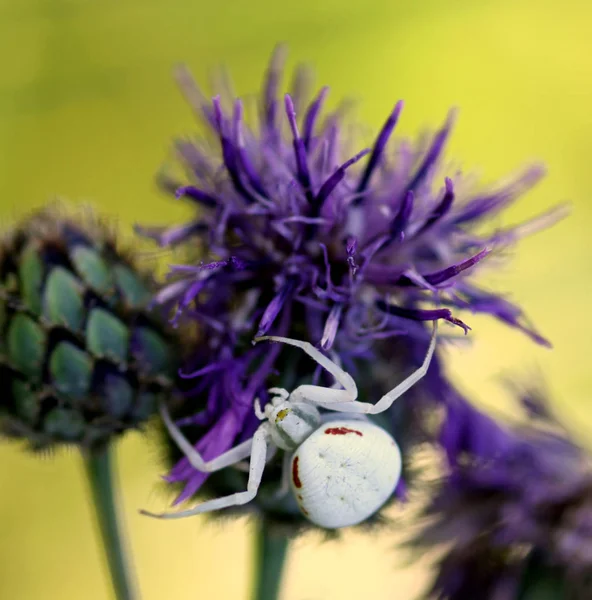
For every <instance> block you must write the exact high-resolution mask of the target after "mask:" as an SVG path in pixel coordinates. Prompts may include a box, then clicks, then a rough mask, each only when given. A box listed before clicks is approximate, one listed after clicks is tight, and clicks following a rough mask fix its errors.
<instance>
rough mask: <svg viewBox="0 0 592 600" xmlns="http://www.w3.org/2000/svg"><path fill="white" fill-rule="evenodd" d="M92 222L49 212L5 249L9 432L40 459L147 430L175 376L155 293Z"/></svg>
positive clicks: (13, 232)
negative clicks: (154, 308) (152, 306)
mask: <svg viewBox="0 0 592 600" xmlns="http://www.w3.org/2000/svg"><path fill="white" fill-rule="evenodd" d="M120 246H121V245H120V244H119V243H118V240H117V236H116V233H115V231H114V230H112V229H110V228H109V227H107V226H106V224H105V223H102V222H101V221H100V220H99V219H98V218H97V217H96V216H95V215H93V214H92V213H91V212H86V213H84V214H83V213H81V214H78V215H77V214H74V212H72V213H71V214H68V213H67V212H66V211H65V210H63V208H62V207H55V206H54V207H49V208H45V209H43V210H40V211H39V212H36V213H35V214H33V215H31V216H29V217H27V218H25V219H24V220H23V221H22V222H20V223H19V224H18V225H16V226H15V227H13V228H12V229H10V230H8V231H7V232H6V233H5V234H4V235H3V237H2V239H1V240H0V373H1V377H2V382H3V394H2V398H1V399H0V427H1V430H2V432H3V433H4V435H6V436H9V437H14V438H18V439H23V440H25V441H26V442H27V443H28V445H29V446H30V447H31V448H33V449H45V448H48V447H53V446H56V445H60V444H74V445H78V446H81V447H83V448H86V449H88V448H93V447H96V446H100V445H103V444H105V443H106V442H107V441H108V440H109V439H110V438H111V437H113V436H115V435H118V434H121V433H122V432H124V431H126V430H128V429H135V428H139V427H141V426H142V425H143V424H144V423H145V421H146V420H147V419H148V418H149V417H150V416H151V415H152V414H153V412H154V411H155V408H156V404H157V400H158V399H159V398H161V397H163V395H166V394H167V392H168V390H169V388H170V387H171V383H172V378H173V377H174V376H175V351H174V349H173V346H172V343H171V340H172V338H171V335H170V332H168V333H167V330H166V327H165V324H164V323H163V322H161V320H160V319H159V318H158V316H157V315H156V314H152V313H151V311H150V310H149V303H150V300H151V297H152V293H153V290H154V288H153V283H152V282H151V280H150V278H149V277H148V276H147V275H146V274H145V273H142V272H141V271H140V270H139V269H138V267H137V266H136V264H135V261H134V260H133V258H132V256H131V255H130V254H129V253H126V252H123V251H122V250H121V249H120Z"/></svg>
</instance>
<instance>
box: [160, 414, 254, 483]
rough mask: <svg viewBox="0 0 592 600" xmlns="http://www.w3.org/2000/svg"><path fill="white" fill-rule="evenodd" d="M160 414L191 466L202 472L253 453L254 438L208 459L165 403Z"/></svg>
mask: <svg viewBox="0 0 592 600" xmlns="http://www.w3.org/2000/svg"><path fill="white" fill-rule="evenodd" d="M160 415H161V416H162V420H163V421H164V424H165V425H166V428H167V429H168V431H169V434H170V436H171V437H172V438H173V440H174V441H175V443H176V444H177V446H178V447H179V450H181V452H183V454H184V455H185V456H186V457H187V459H188V460H189V462H190V463H191V466H192V467H193V468H194V469H197V470H198V471H201V472H202V473H212V472H214V471H219V470H220V469H224V468H226V467H229V466H230V465H233V464H235V463H237V462H239V461H241V460H243V458H247V456H249V454H250V453H251V447H252V445H253V438H251V439H250V440H246V441H245V442H243V443H242V444H239V445H238V446H235V447H234V448H231V449H230V450H228V452H224V454H221V455H220V456H217V457H216V458H214V459H212V460H209V461H206V460H204V459H203V458H202V456H201V454H200V453H199V452H198V451H197V450H196V449H195V448H194V447H193V446H192V444H191V442H190V441H189V440H188V439H187V438H186V437H185V436H184V435H183V433H182V432H181V430H180V429H179V427H178V426H177V425H176V424H175V422H174V421H173V419H172V418H171V415H170V413H169V411H168V408H167V407H166V405H165V404H164V403H162V404H161V405H160Z"/></svg>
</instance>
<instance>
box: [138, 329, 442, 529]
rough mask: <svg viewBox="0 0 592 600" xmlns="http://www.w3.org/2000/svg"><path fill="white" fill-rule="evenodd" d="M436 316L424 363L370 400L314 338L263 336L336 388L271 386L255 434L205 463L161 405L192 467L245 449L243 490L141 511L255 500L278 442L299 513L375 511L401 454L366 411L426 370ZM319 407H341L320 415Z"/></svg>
mask: <svg viewBox="0 0 592 600" xmlns="http://www.w3.org/2000/svg"><path fill="white" fill-rule="evenodd" d="M436 330H437V321H434V329H433V333H432V337H431V340H430V345H429V347H428V350H427V352H426V355H425V358H424V361H423V364H422V365H421V366H420V367H419V368H418V369H417V370H416V371H414V372H413V373H412V374H411V375H409V377H407V378H406V379H405V380H404V381H402V382H401V383H400V384H399V385H397V386H396V387H395V388H394V389H393V390H391V391H390V392H388V394H385V395H384V396H383V397H382V398H381V399H380V400H379V401H378V402H377V403H376V404H370V403H367V402H359V401H357V400H356V398H357V395H358V390H357V387H356V384H355V382H354V380H353V378H352V377H351V375H349V374H348V373H346V372H345V371H344V370H343V369H342V368H341V367H340V366H338V365H337V364H336V363H334V362H333V361H331V360H330V359H329V358H327V357H326V356H325V355H323V354H322V353H321V352H320V351H319V350H317V349H316V348H315V347H314V346H313V345H312V344H310V343H308V342H301V341H298V340H292V339H289V338H283V337H275V336H266V337H261V338H258V339H257V340H255V341H256V342H260V341H263V340H270V341H272V342H281V343H284V344H288V345H291V346H296V347H298V348H301V349H302V350H304V352H306V353H307V354H308V355H309V356H310V357H311V358H312V359H313V360H315V361H316V362H317V363H318V364H319V365H321V366H322V367H324V368H325V369H326V370H327V371H328V372H329V373H331V374H332V375H333V377H335V380H336V384H340V385H341V386H342V387H343V389H338V388H337V387H336V386H333V387H331V388H325V387H321V386H316V385H301V386H299V387H297V388H296V389H295V390H294V391H293V392H292V393H289V392H288V391H287V390H285V389H282V388H271V389H270V390H269V392H270V393H271V394H273V397H272V399H271V401H270V402H269V403H268V404H267V405H266V406H265V409H264V410H262V409H261V406H260V404H259V401H258V400H256V401H255V414H256V415H257V417H258V418H259V419H260V420H261V421H262V423H261V425H260V426H259V428H258V429H257V431H256V432H255V434H254V436H253V437H252V438H251V439H249V440H247V441H245V442H243V443H242V444H239V445H238V446H236V447H234V448H232V449H231V450H229V451H228V452H225V453H224V454H221V455H220V456H218V457H217V458H215V459H213V460H210V461H204V459H203V458H202V457H201V455H200V454H199V453H198V452H197V451H196V450H195V448H193V446H192V445H191V443H190V442H189V441H188V440H187V438H186V437H185V436H184V435H183V434H182V433H181V431H180V429H179V428H178V427H177V425H175V423H174V422H173V420H172V419H171V416H170V414H169V413H168V410H167V408H166V406H165V405H164V404H163V405H162V406H161V414H162V418H163V420H164V422H165V424H166V426H167V428H168V430H169V432H170V434H171V437H172V438H173V439H174V441H175V442H176V444H177V445H178V446H179V448H180V449H181V450H182V451H183V453H184V454H185V456H187V458H188V459H189V462H190V463H191V465H192V466H193V467H194V468H195V469H197V470H198V471H202V472H206V473H211V472H213V471H219V470H221V469H224V468H226V467H229V466H232V465H237V463H240V462H241V461H242V460H244V459H245V458H247V457H248V456H249V455H250V457H251V458H250V465H249V480H248V484H247V490H246V491H244V492H239V493H236V494H231V495H229V496H224V497H222V498H216V499H214V500H209V501H207V502H203V503H202V504H198V505H197V506H195V507H194V508H191V509H189V510H184V511H180V512H176V513H162V514H154V513H150V512H147V511H141V512H142V514H145V515H149V516H152V517H157V518H161V519H178V518H181V517H189V516H191V515H197V514H201V513H205V512H210V511H214V510H220V509H223V508H228V507H230V506H236V505H241V504H246V503H247V502H250V501H251V500H253V499H254V498H255V496H256V495H257V491H258V489H259V485H260V483H261V478H262V476H263V470H264V468H265V464H266V462H267V461H268V459H269V458H270V457H271V455H272V454H273V452H271V453H268V449H269V450H271V451H273V450H275V449H277V448H280V449H281V450H284V452H285V456H284V467H283V477H282V486H281V488H280V490H279V493H280V494H282V493H287V492H288V490H289V488H290V486H291V488H292V491H293V493H294V495H295V497H296V499H297V501H298V506H299V507H300V510H301V511H302V513H303V514H304V515H305V516H306V517H307V518H308V519H309V520H310V521H312V522H313V523H315V524H317V525H319V526H320V527H324V528H326V529H336V528H339V527H347V526H349V525H355V524H357V523H361V522H362V521H364V520H366V519H367V518H368V517H370V516H371V515H372V514H374V513H375V512H376V511H377V510H378V509H379V508H380V507H381V506H382V505H383V504H384V503H385V502H386V501H387V500H388V499H389V498H390V497H391V496H392V494H393V492H394V490H395V487H396V485H397V483H398V481H399V477H400V475H401V453H400V451H399V448H398V446H397V444H396V443H395V440H394V439H393V438H392V437H391V436H390V435H389V434H388V433H387V432H386V431H385V430H384V429H382V428H381V427H379V426H377V425H375V424H373V423H371V422H370V421H369V420H368V418H367V417H366V416H365V415H367V414H377V413H381V412H383V411H385V410H387V409H388V408H389V407H390V406H391V405H392V403H393V402H394V401H395V400H396V399H397V398H398V397H399V396H401V395H402V394H404V393H405V392H406V391H407V390H408V389H409V388H410V387H411V386H413V385H414V384H415V383H417V382H418V381H419V380H420V379H421V378H422V377H423V376H424V375H425V374H426V373H427V370H428V367H429V366H430V361H431V359H432V356H433V354H434V349H435V347H436ZM318 407H321V408H324V409H327V410H330V411H336V412H340V413H346V414H344V415H343V416H340V417H339V416H337V415H335V414H334V413H333V414H331V413H328V414H321V413H320V412H319V409H318Z"/></svg>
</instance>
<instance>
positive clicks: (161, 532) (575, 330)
mask: <svg viewBox="0 0 592 600" xmlns="http://www.w3.org/2000/svg"><path fill="white" fill-rule="evenodd" d="M591 28H592V3H590V1H589V0H579V1H578V0H565V1H564V2H557V1H556V0H497V1H494V0H477V1H475V0H450V1H449V2H442V1H441V0H424V1H422V2H403V1H401V0H374V1H368V2H355V1H354V0H300V1H299V2H289V3H286V2H272V1H271V0H250V1H249V2H246V1H243V2H240V1H238V0H221V1H218V2H204V1H203V0H0V57H1V58H0V61H1V69H0V207H1V208H0V220H1V221H3V222H6V221H8V220H9V219H12V218H13V217H15V216H18V215H19V214H22V213H24V212H25V211H27V210H28V209H30V208H31V207H33V206H37V205H40V204H42V203H43V202H44V201H45V200H46V199H48V198H49V197H51V196H53V195H56V194H57V195H61V196H65V197H68V198H70V199H72V200H76V201H82V200H90V201H92V202H93V203H95V204H96V205H97V206H99V207H100V208H101V209H103V210H104V211H106V212H109V213H112V214H117V215H118V216H119V217H120V218H121V221H122V222H123V223H124V224H126V225H127V224H131V223H133V222H138V221H139V222H143V223H145V222H175V221H177V220H180V219H181V218H183V216H184V215H185V214H186V213H185V209H184V207H182V206H180V205H177V204H176V203H175V201H174V200H172V199H170V198H163V197H162V196H161V195H159V194H158V193H157V191H156V190H155V187H154V184H153V174H154V172H155V171H156V169H157V168H158V167H159V165H160V164H161V162H162V160H163V159H164V158H165V157H166V155H167V151H168V144H169V140H170V138H171V136H172V135H173V134H176V133H184V132H187V131H189V130H191V129H192V127H193V122H192V118H191V114H190V111H189V110H188V108H187V107H186V105H185V103H184V101H183V99H182V98H181V96H180V94H179V93H178V91H177V89H176V87H175V85H174V84H173V82H172V79H171V75H170V73H171V67H172V66H173V64H174V63H176V62H178V61H186V62H188V63H189V65H190V66H191V67H192V69H193V71H194V73H195V75H196V76H197V77H198V79H199V80H200V81H205V79H206V75H207V73H208V72H209V71H211V70H212V69H213V68H215V67H217V66H219V65H222V64H224V65H226V66H228V68H229V70H230V72H231V73H232V78H233V81H234V82H235V85H236V89H237V90H238V91H239V92H240V93H251V92H254V91H256V90H257V89H258V87H259V82H260V81H261V76H262V72H263V70H264V68H265V66H266V62H267V59H268V57H269V54H270V52H271V50H272V48H273V46H274V45H275V43H276V42H277V41H286V42H288V44H289V47H290V59H291V64H294V63H295V62H300V61H306V62H309V63H311V64H312V65H313V66H314V68H315V70H316V73H317V82H318V83H319V84H324V83H327V84H329V85H330V86H331V89H332V98H333V99H334V100H336V99H339V98H342V97H344V96H350V97H353V98H354V99H355V100H358V101H359V109H358V115H359V117H360V119H361V120H362V121H364V122H366V123H368V124H370V125H372V127H374V128H378V127H379V126H380V125H381V124H382V122H383V120H384V118H385V116H386V114H387V113H388V111H389V110H390V109H391V108H392V106H393V103H394V102H395V101H396V100H398V99H399V98H403V99H405V101H406V106H405V110H404V113H403V118H402V120H401V123H400V128H399V133H405V134H414V133H417V132H418V131H419V130H420V129H421V128H422V127H423V126H425V125H429V126H433V127H435V126H437V125H439V124H440V122H441V121H442V119H443V118H444V116H445V114H446V112H447V110H448V108H449V107H450V106H451V105H457V106H459V107H460V108H461V112H460V119H459V121H458V124H457V127H456V131H455V133H454V136H453V138H452V141H451V143H450V146H449V151H448V156H449V157H454V158H456V159H458V160H460V161H461V163H462V165H463V167H464V169H465V170H472V169H479V170H480V172H481V173H482V175H483V179H484V180H485V181H494V180H495V179H496V178H498V177H500V176H502V175H504V174H506V173H507V172H511V171H513V170H515V169H517V168H519V167H520V165H522V164H523V163H525V162H526V161H529V160H531V159H542V160H543V161H545V162H546V164H547V165H548V167H549V176H548V177H547V178H546V179H545V180H544V182H543V183H542V184H541V185H539V186H538V187H537V188H536V189H535V191H533V192H531V193H530V194H529V195H527V196H526V197H525V198H524V199H523V200H522V201H521V202H520V203H519V204H518V205H517V206H516V207H515V208H514V209H512V211H511V212H510V213H509V214H508V215H507V216H506V217H505V221H504V222H507V223H509V222H515V221H517V220H519V219H521V218H525V217H527V216H529V215H533V214H535V213H538V212H539V211H542V210H544V209H546V208H548V207H550V206H551V205H553V204H554V203H556V202H558V201H563V200H569V201H571V202H572V206H573V216H571V217H570V218H569V219H568V220H567V221H564V222H562V223H560V224H559V225H558V226H557V227H556V228H554V229H553V230H551V231H548V232H544V233H541V234H539V235H537V236H535V237H533V238H532V239H529V240H526V241H524V242H523V243H521V244H520V246H519V250H518V252H517V253H516V255H515V256H514V260H513V261H512V262H511V263H509V265H508V266H506V268H505V269H504V270H503V271H496V272H495V273H493V272H491V273H489V272H488V271H487V270H485V273H484V275H485V277H486V278H488V279H489V281H490V282H491V284H492V285H495V286H496V288H497V289H503V290H511V291H512V297H513V299H514V300H516V301H517V302H519V303H520V304H521V305H523V306H524V307H525V308H526V309H527V312H528V314H529V315H530V316H531V317H532V318H533V320H534V322H535V323H537V324H538V326H539V327H540V329H541V330H542V331H543V333H544V334H546V335H547V336H549V338H550V339H551V340H552V341H553V343H554V346H555V347H554V350H553V351H547V350H544V349H541V348H538V347H535V346H534V345H533V344H532V343H531V342H529V341H528V340H527V339H526V338H525V337H524V336H522V335H520V334H519V333H517V332H514V331H510V330H509V329H508V328H505V327H502V326H501V325H498V324H496V323H495V322H493V320H491V319H475V318H468V320H469V322H470V324H471V325H472V326H473V329H474V331H473V333H472V334H471V337H472V338H473V339H474V340H475V343H474V346H473V348H472V349H470V350H468V349H463V348H459V349H453V350H450V352H449V358H450V367H451V371H452V372H453V373H454V375H455V376H456V377H457V378H458V380H459V381H460V382H462V386H463V388H464V389H466V390H467V391H469V392H472V393H473V395H474V397H477V398H479V400H480V401H481V402H483V403H485V404H487V405H488V406H490V407H495V408H498V409H500V410H505V411H510V410H511V404H510V403H509V400H508V398H507V397H506V396H505V395H504V394H502V392H501V391H500V388H499V386H498V384H497V378H498V377H499V375H501V374H508V373H514V374H516V375H525V374H526V375H528V374H529V373H532V372H533V371H534V370H535V369H536V368H538V369H539V370H540V373H542V374H544V376H545V378H546V380H547V382H548V383H549V386H550V388H551V390H552V392H553V393H554V396H555V398H556V399H557V402H558V403H561V406H560V411H561V414H562V415H564V417H565V419H566V420H567V421H568V422H569V423H570V424H571V425H573V426H574V427H575V429H576V431H578V432H581V433H582V435H584V434H585V432H586V430H589V428H590V427H592V411H591V407H592V404H591V396H590V386H591V384H592V375H591V369H590V359H589V356H590V344H591V342H592V319H591V318H590V312H589V303H590V298H591V292H592V284H591V282H592V276H591V274H592V272H591V269H592V266H591V265H592V245H591V234H590V231H591V230H592V173H591V165H590V163H591V162H592V36H591V35H590V31H591ZM156 456H157V452H156V450H155V449H154V448H153V447H151V446H149V445H148V444H147V443H146V442H145V441H144V440H142V439H140V438H139V436H130V438H128V439H126V441H125V442H124V443H123V444H122V445H121V446H120V448H119V457H120V461H121V476H122V479H123V481H124V484H123V493H124V498H125V510H126V518H127V521H128V526H129V532H130V536H131V544H132V546H133V550H134V553H135V560H136V564H137V568H138V574H139V577H140V580H141V588H142V597H143V598H144V599H145V600H162V599H168V598H174V599H175V600H189V599H196V598H208V599H209V598H212V599H218V598H220V599H232V600H243V599H246V598H247V591H248V589H249V568H250V560H251V540H250V531H249V526H248V524H245V523H242V522H239V523H231V524H224V523H220V522H218V523H217V524H214V525H212V524H210V525H208V524H205V523H204V522H203V520H202V519H200V518H195V519H191V520H186V521H175V522H170V523H162V522H157V521H151V520H148V519H145V518H142V517H140V516H139V515H138V514H137V509H138V507H142V506H151V507H155V506H158V507H163V506H164V499H163V498H162V497H161V496H160V495H159V493H158V491H157V482H158V475H159V474H160V466H159V465H158V463H157V461H156ZM0 463H1V464H2V467H1V468H0V490H1V493H0V598H1V599H2V600H5V599H6V600H12V599H15V600H38V599H39V600H45V599H47V600H54V599H59V600H80V599H82V598H84V599H88V600H108V599H109V598H110V595H109V594H110V592H109V588H108V585H107V583H106V579H105V576H104V573H103V571H102V567H101V564H100V563H99V553H98V549H97V545H96V541H95V538H94V537H93V529H92V524H91V522H90V514H91V513H90V510H89V507H88V505H87V503H86V489H85V486H84V482H83V481H82V477H81V475H82V472H81V465H80V462H79V459H78V457H77V456H76V455H75V454H74V453H72V454H64V455H60V456H59V457H57V458H55V459H51V460H36V459H34V458H32V457H30V456H27V455H23V454H21V453H20V452H19V451H18V450H17V449H16V448H14V447H12V446H6V445H3V446H1V447H0ZM393 535H394V534H393V532H384V533H382V534H380V535H379V536H373V537H371V538H363V537H361V536H359V535H353V534H347V535H345V538H344V541H343V542H340V543H327V544H321V543H320V540H319V539H318V538H317V537H315V536H312V537H305V538H303V539H301V540H299V542H298V543H297V544H296V547H295V550H294V552H293V554H292V558H291V561H290V563H289V574H288V577H287V585H286V591H285V595H284V596H283V598H284V600H317V599H318V600H321V599H327V600H337V599H339V600H349V599H357V598H362V597H367V598H372V599H373V600H383V599H384V600H386V599H396V598H399V599H402V600H407V599H411V598H413V597H415V596H416V595H417V593H418V592H419V591H420V590H421V589H422V585H423V583H424V581H425V570H423V569H422V567H421V566H418V565H415V566H414V567H413V568H412V569H407V568H405V567H404V565H403V564H402V560H403V559H402V557H401V555H400V554H397V553H396V552H395V551H394V549H393V547H394V537H393Z"/></svg>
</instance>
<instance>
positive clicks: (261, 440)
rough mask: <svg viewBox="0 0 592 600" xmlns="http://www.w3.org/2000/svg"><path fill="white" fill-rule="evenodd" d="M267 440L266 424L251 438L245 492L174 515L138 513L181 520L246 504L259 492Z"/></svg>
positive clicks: (217, 499)
mask: <svg viewBox="0 0 592 600" xmlns="http://www.w3.org/2000/svg"><path fill="white" fill-rule="evenodd" d="M268 439H269V426H268V425H267V424H264V425H261V426H260V427H259V429H257V431H256V432H255V435H254V436H253V450H252V453H251V464H250V469H249V481H248V483H247V489H246V491H244V492H238V493H236V494H230V495H228V496H223V497H222V498H216V499H214V500H208V501H207V502H203V503H202V504H198V505H197V506H195V507H193V508H191V509H189V510H183V511H180V512H176V513H161V514H155V513H151V512H148V511H145V510H142V511H140V512H141V514H143V515H147V516H149V517H155V518H157V519H182V518H183V517H191V516H192V515H198V514H201V513H206V512H211V511H214V510H221V509H223V508H228V507H230V506H239V505H242V504H247V503H248V502H250V501H251V500H253V499H254V498H255V496H256V495H257V492H258V491H259V486H260V484H261V478H262V477H263V470H264V469H265V460H266V456H267V444H268Z"/></svg>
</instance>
